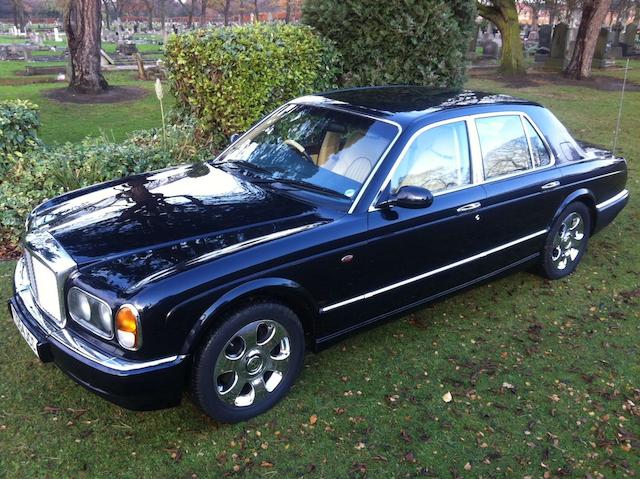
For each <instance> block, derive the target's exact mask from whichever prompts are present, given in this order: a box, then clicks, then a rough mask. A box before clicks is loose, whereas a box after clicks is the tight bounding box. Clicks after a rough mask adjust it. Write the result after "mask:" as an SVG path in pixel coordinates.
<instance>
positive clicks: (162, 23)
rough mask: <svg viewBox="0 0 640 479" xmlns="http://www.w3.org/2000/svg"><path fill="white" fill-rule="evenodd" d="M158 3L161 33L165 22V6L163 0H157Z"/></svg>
mask: <svg viewBox="0 0 640 479" xmlns="http://www.w3.org/2000/svg"><path fill="white" fill-rule="evenodd" d="M159 3H160V27H161V29H162V33H163V34H164V32H165V31H166V30H165V23H166V21H167V20H166V17H167V14H166V7H165V0H159Z"/></svg>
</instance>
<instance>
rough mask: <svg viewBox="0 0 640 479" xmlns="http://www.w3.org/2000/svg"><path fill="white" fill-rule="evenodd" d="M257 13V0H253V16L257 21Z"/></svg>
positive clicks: (258, 13)
mask: <svg viewBox="0 0 640 479" xmlns="http://www.w3.org/2000/svg"><path fill="white" fill-rule="evenodd" d="M259 15H260V12H258V0H253V16H254V21H256V22H258V21H259V20H260V19H259Z"/></svg>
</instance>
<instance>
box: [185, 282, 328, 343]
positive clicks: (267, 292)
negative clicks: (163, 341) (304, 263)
mask: <svg viewBox="0 0 640 479" xmlns="http://www.w3.org/2000/svg"><path fill="white" fill-rule="evenodd" d="M255 296H263V297H272V298H274V299H278V300H281V301H283V302H284V303H285V304H287V305H288V306H290V307H291V308H292V309H293V310H294V311H295V312H296V314H297V315H298V317H299V318H300V321H301V322H302V326H303V328H304V331H305V334H306V335H309V334H310V335H313V333H314V325H315V319H316V318H317V314H318V305H317V304H316V302H315V300H314V299H313V297H312V296H311V294H309V292H308V291H307V290H306V289H305V288H303V287H302V286H301V285H300V284H298V283H296V282H295V281H291V280H289V279H285V278H260V279H255V280H251V281H248V282H246V283H243V284H241V285H240V286H237V287H235V288H233V289H231V290H229V291H227V292H226V293H225V294H223V295H222V296H221V297H220V298H218V299H217V300H216V301H215V302H214V303H213V304H212V305H211V306H209V307H208V308H207V309H206V310H205V311H204V312H203V313H202V315H200V317H199V318H198V320H197V321H196V322H195V324H194V325H193V327H192V328H191V330H190V331H189V334H188V335H187V339H186V340H185V343H184V345H183V347H182V350H181V352H180V354H191V353H192V352H193V350H194V348H195V347H196V346H197V345H198V343H199V341H200V339H201V338H202V335H203V334H206V333H207V332H208V331H210V330H211V328H212V327H213V326H214V325H215V323H216V321H217V320H218V319H219V318H220V317H221V315H223V314H225V313H226V312H228V311H230V310H231V309H233V307H234V306H235V305H237V304H238V303H240V302H242V301H243V300H246V299H248V298H250V297H255Z"/></svg>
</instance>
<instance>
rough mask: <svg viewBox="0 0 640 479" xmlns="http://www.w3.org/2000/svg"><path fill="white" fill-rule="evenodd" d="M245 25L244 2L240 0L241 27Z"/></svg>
mask: <svg viewBox="0 0 640 479" xmlns="http://www.w3.org/2000/svg"><path fill="white" fill-rule="evenodd" d="M243 23H244V0H240V25H242V24H243Z"/></svg>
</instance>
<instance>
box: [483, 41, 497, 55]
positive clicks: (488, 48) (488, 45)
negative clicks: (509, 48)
mask: <svg viewBox="0 0 640 479" xmlns="http://www.w3.org/2000/svg"><path fill="white" fill-rule="evenodd" d="M482 56H483V57H484V58H485V59H494V60H497V59H498V58H500V45H498V42H496V41H495V40H489V41H487V42H485V43H484V45H483V46H482Z"/></svg>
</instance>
